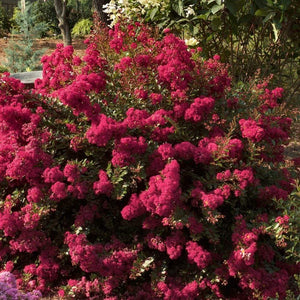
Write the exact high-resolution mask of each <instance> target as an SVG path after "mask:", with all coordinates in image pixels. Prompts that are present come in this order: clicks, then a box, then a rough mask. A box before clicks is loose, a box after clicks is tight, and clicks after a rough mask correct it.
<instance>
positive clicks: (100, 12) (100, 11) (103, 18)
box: [93, 0, 109, 24]
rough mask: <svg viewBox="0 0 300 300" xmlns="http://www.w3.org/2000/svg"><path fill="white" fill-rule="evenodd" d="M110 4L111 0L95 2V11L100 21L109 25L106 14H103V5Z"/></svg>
mask: <svg viewBox="0 0 300 300" xmlns="http://www.w3.org/2000/svg"><path fill="white" fill-rule="evenodd" d="M107 3H109V0H93V7H94V10H95V11H96V12H97V14H98V16H99V18H100V20H101V21H102V22H104V23H105V24H107V23H108V18H107V15H106V13H104V12H103V5H104V4H107Z"/></svg>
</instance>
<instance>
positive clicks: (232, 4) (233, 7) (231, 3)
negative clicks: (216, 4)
mask: <svg viewBox="0 0 300 300" xmlns="http://www.w3.org/2000/svg"><path fill="white" fill-rule="evenodd" d="M225 7H226V8H227V9H228V10H229V12H230V13H231V14H232V15H235V14H236V13H237V11H238V9H239V8H238V6H237V3H236V2H235V1H230V0H227V1H225Z"/></svg>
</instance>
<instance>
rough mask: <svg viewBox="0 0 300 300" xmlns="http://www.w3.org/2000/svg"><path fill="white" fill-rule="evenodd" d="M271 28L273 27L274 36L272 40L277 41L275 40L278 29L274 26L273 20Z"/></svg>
mask: <svg viewBox="0 0 300 300" xmlns="http://www.w3.org/2000/svg"><path fill="white" fill-rule="evenodd" d="M272 28H273V33H274V37H275V39H274V41H275V42H277V40H278V29H277V26H276V23H275V22H273V23H272Z"/></svg>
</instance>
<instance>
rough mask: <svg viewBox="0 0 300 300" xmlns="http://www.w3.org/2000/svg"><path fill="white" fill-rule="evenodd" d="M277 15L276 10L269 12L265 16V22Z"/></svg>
mask: <svg viewBox="0 0 300 300" xmlns="http://www.w3.org/2000/svg"><path fill="white" fill-rule="evenodd" d="M275 15H276V13H275V12H274V11H271V12H269V13H268V14H267V15H266V17H265V18H264V20H263V22H264V23H266V22H268V21H269V20H271V19H272V18H273V17H274V16H275Z"/></svg>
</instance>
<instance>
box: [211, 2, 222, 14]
mask: <svg viewBox="0 0 300 300" xmlns="http://www.w3.org/2000/svg"><path fill="white" fill-rule="evenodd" d="M221 9H224V4H222V5H214V6H213V7H212V8H211V12H212V14H213V15H214V14H216V13H217V12H218V11H220V10H221Z"/></svg>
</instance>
